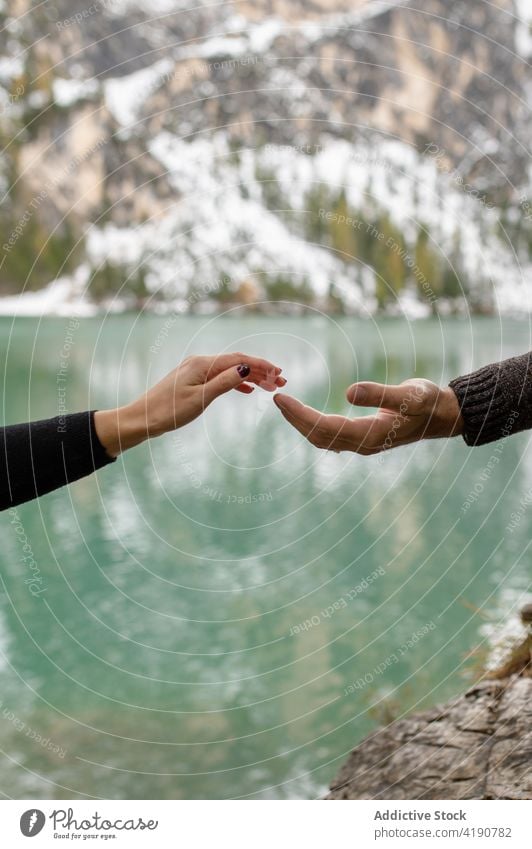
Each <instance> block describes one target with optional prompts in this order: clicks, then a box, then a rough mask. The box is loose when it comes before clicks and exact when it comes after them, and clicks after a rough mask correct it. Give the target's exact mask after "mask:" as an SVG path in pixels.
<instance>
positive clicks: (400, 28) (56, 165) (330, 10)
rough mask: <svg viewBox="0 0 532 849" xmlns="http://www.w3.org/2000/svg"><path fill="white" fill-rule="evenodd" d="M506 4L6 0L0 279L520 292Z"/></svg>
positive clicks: (513, 40)
mask: <svg viewBox="0 0 532 849" xmlns="http://www.w3.org/2000/svg"><path fill="white" fill-rule="evenodd" d="M518 11H519V10H518V8H516V7H515V4H514V3H512V2H510V0H498V2H496V3H492V4H486V3H484V2H482V0H470V2H468V3H467V4H462V3H458V2H456V3H449V2H444V0H426V2H423V3H421V2H418V3H416V4H414V5H412V4H411V3H408V4H406V3H405V2H402V0H389V2H384V1H383V2H378V0H365V2H364V0H359V2H349V3H347V2H344V0H316V2H313V3H307V2H305V3H300V2H290V0H263V2H259V3H257V2H253V3H251V2H247V0H240V1H239V0H235V2H234V3H233V4H222V5H221V6H212V5H205V6H201V5H199V6H198V7H197V8H196V9H194V10H193V11H190V10H189V9H186V4H184V3H182V2H179V0H153V2H151V3H149V4H143V3H140V2H136V0H135V2H133V0H101V2H100V0H96V2H94V3H93V4H92V5H91V4H87V3H86V0H76V1H75V2H71V0H70V2H68V3H67V2H66V0H57V2H56V3H55V4H54V6H53V8H52V7H50V6H48V5H47V4H43V5H42V6H37V7H36V8H32V4H31V3H30V2H29V0H17V2H15V3H10V4H9V11H8V8H7V4H4V10H3V12H2V13H1V20H0V24H1V27H2V36H1V37H2V40H3V55H4V57H5V58H4V59H3V60H2V61H1V62H0V84H1V86H2V102H1V104H0V106H1V110H0V111H1V114H0V130H1V135H2V142H3V144H2V147H3V149H4V150H3V154H2V159H1V177H2V194H3V204H2V226H3V248H2V266H1V267H0V286H1V287H2V292H3V293H15V292H19V291H21V290H23V289H24V290H26V289H28V288H30V289H39V288H42V287H43V286H45V285H46V284H48V283H49V282H50V281H51V280H53V279H54V278H57V277H59V278H61V280H62V281H63V283H64V284H65V285H66V286H67V290H68V291H69V292H70V294H69V297H70V299H71V300H72V301H76V302H78V301H79V302H84V303H85V304H86V305H88V304H89V303H90V302H95V301H98V300H102V299H103V300H107V301H109V298H113V297H115V296H116V297H117V298H118V299H119V301H120V303H121V304H127V303H131V302H138V301H139V300H142V301H143V302H146V301H147V300H148V301H150V303H151V302H153V301H154V300H156V301H158V302H159V303H162V302H172V303H177V302H179V303H180V304H181V305H183V306H185V307H186V306H187V301H188V305H189V306H190V303H191V295H192V294H193V292H194V290H195V289H197V287H198V285H202V286H204V287H205V286H206V285H207V287H208V289H209V296H208V297H207V298H206V301H207V302H212V301H213V300H214V301H216V302H218V303H219V302H226V301H231V300H242V299H247V300H248V301H249V300H251V301H253V300H254V299H259V300H260V299H268V300H274V301H275V300H279V299H282V300H293V301H297V302H305V303H308V302H312V303H314V304H316V305H317V306H319V307H323V308H326V309H342V310H353V311H357V310H360V309H362V308H364V309H367V308H370V309H377V308H385V309H387V310H396V311H397V310H404V309H408V310H410V311H412V310H413V311H414V312H416V313H418V312H420V313H424V312H427V311H431V310H449V309H467V308H468V307H473V308H477V309H482V310H490V309H494V308H499V309H500V308H502V309H514V308H523V307H524V308H528V298H529V293H528V287H527V286H524V284H523V276H524V275H523V270H524V271H525V272H527V271H528V265H529V245H530V244H531V243H532V239H531V238H530V233H529V230H530V228H529V224H528V220H527V216H528V211H529V208H528V183H529V178H528V152H527V139H528V138H529V133H530V115H529V103H528V90H529V77H528V75H527V74H528V64H527V62H526V58H527V55H528V49H529V34H528V29H527V24H526V22H524V21H523V20H522V17H521V16H520V15H519V14H518ZM516 254H517V256H516ZM523 267H524V268H523ZM525 276H526V275H525ZM429 290H430V292H431V293H432V294H429ZM65 291H66V290H65ZM4 303H6V302H4ZM44 303H45V301H42V304H44ZM194 303H197V301H194Z"/></svg>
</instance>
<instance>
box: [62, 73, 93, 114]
mask: <svg viewBox="0 0 532 849" xmlns="http://www.w3.org/2000/svg"><path fill="white" fill-rule="evenodd" d="M99 90H100V85H99V83H98V81H97V80H95V79H88V80H76V79H68V80H67V79H63V78H62V77H57V78H56V79H55V80H54V81H53V96H54V101H55V103H56V104H57V105H58V106H62V107H63V108H67V107H69V106H72V105H73V104H74V103H76V102H77V101H78V100H84V99H85V98H89V97H93V96H94V95H95V94H97V93H98V91H99Z"/></svg>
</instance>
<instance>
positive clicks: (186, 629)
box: [0, 313, 532, 799]
mask: <svg viewBox="0 0 532 849" xmlns="http://www.w3.org/2000/svg"><path fill="white" fill-rule="evenodd" d="M164 323H165V318H164V317H161V318H158V317H155V316H151V317H138V316H135V315H122V316H111V317H108V318H106V319H85V320H82V321H81V322H80V324H79V327H75V328H74V329H72V326H71V325H70V322H69V319H68V318H53V319H52V318H48V319H43V320H42V321H38V320H37V319H29V318H28V319H17V320H16V321H15V322H12V320H11V319H8V318H3V319H1V320H0V347H1V351H2V361H3V362H4V363H5V369H4V411H3V415H4V422H5V423H13V422H17V421H21V420H25V419H28V418H42V417H48V416H53V415H57V412H58V404H59V400H60V398H59V394H58V386H59V384H58V383H57V374H58V370H59V367H60V366H59V362H60V359H61V354H60V352H61V350H62V348H63V345H64V340H65V338H67V336H69V335H70V336H72V340H71V347H70V349H69V350H70V357H69V360H68V362H69V365H68V369H67V382H66V403H67V406H68V408H69V410H70V411H75V410H80V409H86V408H87V407H89V406H90V407H96V408H97V407H106V406H112V405H114V404H115V403H116V402H117V399H118V400H119V401H121V402H123V401H125V400H127V399H131V398H133V397H134V396H135V395H136V394H138V393H140V392H141V391H143V389H144V387H145V386H146V384H147V383H149V382H153V380H155V378H156V377H158V376H161V375H162V374H164V373H165V372H166V371H168V370H170V369H171V368H172V367H173V366H174V365H175V364H176V363H177V362H179V360H180V359H182V358H183V357H184V356H186V355H188V354H190V353H214V352H218V351H224V350H239V349H242V350H244V351H249V352H250V353H253V354H263V355H266V356H269V357H270V358H272V359H274V360H275V361H276V362H278V363H279V364H280V365H281V366H283V367H284V370H285V374H286V376H287V377H288V378H289V386H288V387H287V391H288V390H290V391H291V392H292V393H293V394H295V395H297V396H298V397H300V398H302V399H303V400H305V401H306V402H307V403H310V404H312V405H314V406H317V407H320V408H323V409H327V410H329V411H340V412H342V411H344V412H345V411H347V409H348V405H347V404H346V402H345V399H344V391H345V388H346V387H347V386H348V385H349V384H350V383H351V382H353V381H354V380H356V379H357V378H358V379H373V380H381V381H384V380H388V381H394V382H400V381H401V380H404V379H406V378H407V377H410V376H413V375H417V376H420V377H428V378H431V379H433V380H435V381H437V382H445V381H448V380H449V379H450V378H451V377H454V376H456V375H457V374H459V373H463V372H467V371H470V370H472V368H473V367H478V366H480V365H482V364H484V363H487V362H490V361H493V360H496V359H500V358H501V357H503V356H510V355H512V354H517V353H519V352H522V351H526V350H529V349H530V348H531V347H532V345H531V344H530V327H529V325H528V324H527V323H526V322H524V321H523V322H518V321H510V320H508V321H504V322H499V321H497V320H495V319H487V318H486V319H476V320H475V321H474V322H470V321H469V320H466V319H448V320H446V321H445V323H444V324H443V325H442V324H440V322H439V321H438V320H436V319H434V320H424V321H419V322H415V323H408V322H406V321H405V320H403V319H400V318H398V319H386V320H380V321H378V322H375V321H374V320H373V319H371V320H370V319H368V320H366V321H364V320H361V319H341V320H333V319H328V318H325V317H323V316H319V315H308V316H302V317H299V318H288V317H284V318H273V317H272V318H266V317H249V316H248V317H242V316H241V315H240V314H239V313H236V314H235V315H234V316H233V317H229V318H227V317H226V318H220V317H216V318H213V317H210V316H205V317H183V318H179V319H177V320H176V321H175V322H174V323H173V325H172V327H171V330H170V333H169V335H168V337H167V338H166V339H165V340H164V341H163V343H162V345H160V346H156V348H155V352H153V351H152V352H150V347H152V346H154V345H155V342H156V340H157V337H158V334H159V333H160V331H161V328H162V327H163V325H164ZM69 327H70V329H69ZM528 443H529V434H520V435H518V436H515V437H512V438H511V439H509V440H506V441H505V442H504V443H500V444H499V445H498V448H497V454H496V455H495V456H496V457H497V460H498V462H497V463H492V464H491V469H490V471H489V474H488V475H487V476H486V472H485V469H486V465H487V463H489V460H490V457H492V456H494V454H493V452H494V449H495V448H496V447H497V446H485V447H482V448H478V449H470V448H467V447H466V446H465V444H464V443H463V441H462V440H461V439H454V440H450V441H448V442H445V441H434V442H428V443H422V444H418V445H416V446H411V447H408V448H403V449H399V450H397V451H393V452H390V453H387V454H386V455H384V456H383V457H382V458H377V457H373V458H367V457H360V456H357V455H352V454H342V455H339V456H337V455H334V454H326V453H324V452H319V451H318V450H317V449H315V448H313V447H312V446H310V445H309V444H307V443H306V442H305V441H304V440H303V439H302V438H301V437H300V436H299V434H297V433H296V432H295V431H293V430H292V429H291V428H290V427H289V425H288V424H287V423H286V422H285V421H284V419H282V417H281V416H280V414H279V412H278V411H277V409H276V408H275V407H274V405H273V404H272V402H271V396H268V395H266V394H265V393H263V392H262V391H257V392H256V393H255V394H254V395H253V396H252V397H250V398H247V397H244V396H241V395H239V394H238V393H233V394H232V395H231V396H227V397H225V398H224V399H222V400H221V401H219V402H218V403H217V404H215V405H213V406H212V407H211V408H210V409H209V410H208V411H207V413H206V415H205V416H204V417H202V418H201V419H200V420H198V421H197V422H195V423H194V424H193V425H191V426H189V427H188V428H185V429H183V430H181V431H179V432H177V433H176V434H171V435H167V436H165V437H163V438H161V439H159V440H155V441H153V442H152V443H150V444H146V445H143V446H141V447H139V448H136V449H134V450H133V451H131V452H128V453H127V454H125V455H124V456H123V457H121V458H119V460H118V461H117V463H115V464H114V465H113V466H112V467H108V468H106V469H103V470H101V471H100V472H99V473H98V474H97V475H96V476H93V477H91V478H86V479H84V480H82V481H79V482H77V483H76V484H74V485H73V486H72V487H70V488H69V489H65V490H62V491H58V492H55V493H53V494H50V495H49V496H46V497H45V498H42V499H41V500H39V501H38V502H34V503H31V504H26V505H23V506H21V507H20V508H18V513H17V521H16V522H15V521H14V517H13V516H12V515H10V514H9V513H7V512H4V513H3V514H1V515H0V522H1V531H2V547H1V551H0V567H1V578H2V583H1V584H0V650H1V653H0V701H1V704H0V749H1V759H2V760H1V769H0V792H1V793H2V794H3V795H4V796H7V797H14V798H21V797H33V798H70V797H73V798H91V797H94V798H117V799H118V798H162V799H171V798H176V799H177V798H222V799H225V798H240V797H246V798H312V797H316V796H319V795H321V794H323V793H324V792H325V790H326V787H327V784H328V782H329V781H330V779H331V778H332V777H333V776H334V775H335V773H336V771H337V770H338V768H339V766H340V765H341V763H342V761H343V760H344V759H345V758H346V756H347V754H348V752H349V751H350V749H351V748H352V747H353V746H354V745H355V744H356V742H357V741H359V740H360V739H361V738H362V737H363V736H364V735H365V734H367V733H368V732H369V731H371V730H372V729H374V728H375V727H377V726H378V725H379V724H380V723H382V722H386V721H389V720H390V719H391V718H393V717H397V716H401V715H402V714H403V713H404V712H405V711H406V710H409V709H411V708H416V707H426V706H429V705H432V704H434V703H436V702H437V701H440V700H442V699H445V698H447V697H449V696H451V695H453V694H454V693H457V692H459V691H460V690H461V689H463V688H464V686H466V683H467V682H469V681H470V680H472V678H473V677H474V675H475V674H477V672H478V669H477V666H478V664H479V663H480V662H481V661H482V659H483V658H484V656H485V654H486V652H487V651H488V649H489V640H488V639H487V635H488V632H489V630H490V629H491V630H493V629H495V630H496V629H497V627H498V623H499V622H500V623H501V624H505V623H507V622H508V621H509V619H511V618H512V617H513V616H515V611H516V609H518V607H519V605H520V603H521V602H522V601H523V600H524V598H525V596H526V594H527V591H528V590H529V587H530V567H529V563H530V559H531V553H530V549H529V544H530V515H528V513H527V511H525V512H524V514H523V516H522V518H521V520H520V522H519V523H518V525H517V527H515V528H513V529H512V530H511V531H509V530H508V529H507V526H508V525H509V523H510V521H511V516H512V513H513V512H515V511H516V510H517V509H518V506H519V502H520V500H521V499H522V498H523V497H524V495H525V494H526V493H527V491H528V490H529V489H530V487H531V486H532V450H531V449H529V447H528ZM472 492H473V493H476V495H475V496H474V497H473V499H472V498H471V493H472ZM467 501H469V503H470V506H469V507H468V508H464V506H463V505H464V504H465V503H466V502H467ZM531 515H532V514H531ZM17 523H18V524H17ZM15 526H17V527H20V526H22V527H23V529H24V533H25V535H26V537H27V539H28V540H29V544H30V545H31V548H32V552H33V555H34V558H35V560H36V562H37V563H38V566H39V569H40V572H41V576H42V579H43V583H42V587H43V592H42V594H41V595H40V596H39V597H33V596H32V595H31V593H30V592H29V590H28V584H27V583H25V579H26V578H27V577H28V575H27V569H26V566H25V562H24V561H23V560H22V551H21V546H20V543H19V537H18V536H17V532H16V528H15ZM471 652H474V654H473V656H471Z"/></svg>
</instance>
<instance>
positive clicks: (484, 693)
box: [326, 605, 532, 800]
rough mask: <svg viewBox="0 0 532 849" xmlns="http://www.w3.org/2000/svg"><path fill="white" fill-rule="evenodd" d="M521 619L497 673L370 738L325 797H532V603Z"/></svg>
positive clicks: (356, 751)
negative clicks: (524, 629) (520, 635)
mask: <svg viewBox="0 0 532 849" xmlns="http://www.w3.org/2000/svg"><path fill="white" fill-rule="evenodd" d="M521 618H522V621H523V623H524V624H526V625H527V626H528V629H529V635H528V637H527V638H526V639H525V640H524V641H523V642H522V643H520V644H519V645H518V646H516V647H515V649H514V651H513V652H512V655H511V657H509V658H508V660H507V662H506V663H505V664H504V666H502V667H500V668H499V669H498V670H496V671H495V673H492V675H493V677H490V678H484V679H483V680H481V681H479V682H478V683H477V684H475V685H474V686H472V687H471V688H470V689H469V690H468V691H467V692H466V693H464V694H463V695H461V696H459V697H457V698H455V699H453V700H451V701H449V702H447V703H446V704H444V705H440V706H437V707H434V708H431V709H429V710H426V711H422V712H419V713H414V714H412V715H411V716H407V717H405V718H404V719H400V720H398V721H396V722H393V723H391V724H390V725H388V726H387V727H386V728H382V729H379V730H378V731H376V732H374V733H373V734H371V735H370V736H368V737H366V738H365V739H364V740H362V742H361V743H359V745H358V746H356V747H355V748H354V749H353V751H352V752H351V754H350V756H349V758H348V759H347V761H346V762H345V764H344V765H343V766H342V768H341V769H340V772H339V773H338V775H337V776H336V778H335V779H334V780H333V781H332V782H331V785H330V793H329V794H328V795H327V796H326V799H329V800H334V799H338V800H339V799H532V605H527V607H526V608H524V609H523V610H522V612H521Z"/></svg>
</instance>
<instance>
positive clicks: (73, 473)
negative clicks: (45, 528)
mask: <svg viewBox="0 0 532 849" xmlns="http://www.w3.org/2000/svg"><path fill="white" fill-rule="evenodd" d="M113 460H114V457H113V456H111V455H110V454H108V453H107V451H106V450H105V448H104V446H103V445H102V443H101V442H100V440H99V437H98V434H97V431H96V428H95V424H94V411H88V412H83V413H74V414H72V415H68V416H62V417H57V418H53V419H43V420H41V421H35V422H25V423H24V424H17V425H11V426H9V427H4V428H0V510H5V509H7V508H8V507H14V506H16V505H17V504H22V503H23V502H25V501H30V500H31V499H32V498H37V497H38V496H40V495H45V494H46V493H47V492H51V491H52V490H54V489H57V488H58V487H60V486H65V484H68V483H72V482H73V481H76V480H79V478H82V477H85V476H86V475H90V474H91V473H92V472H94V471H96V470H97V469H100V468H102V467H103V466H106V465H107V464H108V463H112V462H113Z"/></svg>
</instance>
